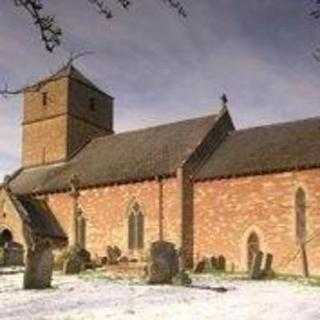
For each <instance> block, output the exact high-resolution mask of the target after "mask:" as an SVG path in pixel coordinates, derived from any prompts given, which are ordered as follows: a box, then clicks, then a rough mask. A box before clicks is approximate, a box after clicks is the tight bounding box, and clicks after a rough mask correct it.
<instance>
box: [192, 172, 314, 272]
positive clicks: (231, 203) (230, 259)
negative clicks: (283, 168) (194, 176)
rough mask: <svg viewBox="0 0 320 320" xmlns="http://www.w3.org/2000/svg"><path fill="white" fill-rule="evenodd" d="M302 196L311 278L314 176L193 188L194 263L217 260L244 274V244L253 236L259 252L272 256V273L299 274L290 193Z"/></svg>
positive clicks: (242, 180)
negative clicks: (301, 191) (210, 258)
mask: <svg viewBox="0 0 320 320" xmlns="http://www.w3.org/2000/svg"><path fill="white" fill-rule="evenodd" d="M298 187H302V188H304V190H305V192H306V201H307V209H306V217H307V239H310V238H313V237H314V239H313V240H312V241H311V242H310V243H309V244H308V245H307V255H308V260H309V267H310V273H311V274H320V170H319V169H316V170H306V171H300V172H298V173H294V172H289V173H279V174H269V175H260V176H252V177H243V178H234V179H224V180H211V181H203V182H197V183H196V184H195V188H194V194H195V198H194V203H195V208H194V219H195V227H194V229H195V239H194V255H195V260H199V259H201V257H203V256H211V255H215V256H218V255H223V256H224V257H225V258H226V261H227V266H229V268H230V266H231V265H232V264H234V266H235V269H236V270H242V271H244V270H246V268H247V239H248V237H249V235H250V233H251V232H252V231H254V232H256V233H257V235H258V237H259V240H260V244H261V245H260V246H261V249H262V250H263V251H265V252H270V253H272V254H273V255H274V269H275V270H276V271H278V272H286V273H295V274H301V273H302V267H301V260H300V257H299V256H298V257H296V259H294V258H295V256H296V254H297V251H298V249H299V248H298V245H297V242H296V237H295V227H296V226H295V221H296V220H295V208H294V200H295V191H296V190H297V189H298Z"/></svg>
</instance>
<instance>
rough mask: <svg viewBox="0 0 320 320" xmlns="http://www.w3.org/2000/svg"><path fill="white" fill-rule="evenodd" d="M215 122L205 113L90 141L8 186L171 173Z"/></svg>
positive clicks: (44, 188) (37, 187) (54, 187)
mask: <svg viewBox="0 0 320 320" xmlns="http://www.w3.org/2000/svg"><path fill="white" fill-rule="evenodd" d="M217 119H218V116H217V115H211V116H206V117H201V118H196V119H190V120H185V121H180V122H176V123H171V124H165V125H161V126H157V127H152V128H147V129H142V130H136V131H131V132H124V133H119V134H114V135H108V136H104V137H100V138H96V139H94V140H92V141H91V142H90V143H89V144H87V145H86V146H85V147H84V148H83V149H82V150H81V151H80V152H79V153H78V154H76V155H75V156H74V157H73V158H72V159H71V160H70V161H69V162H67V163H62V164H56V165H48V166H42V167H36V168H29V169H27V168H26V169H23V170H22V171H21V172H19V173H18V174H17V176H16V177H14V178H13V179H12V180H11V182H10V188H11V190H12V191H13V192H14V193H18V194H26V193H32V192H40V193H41V192H55V191H60V190H61V191H62V190H65V189H67V188H68V187H69V182H70V179H71V178H72V177H73V176H74V175H76V176H77V177H78V179H79V181H80V184H81V185H82V186H85V187H88V186H97V185H103V184H112V183H123V182H129V181H139V180H144V179H149V178H153V177H155V176H159V175H164V176H166V175H172V174H174V173H175V171H176V169H177V168H178V167H179V166H181V165H182V163H183V162H184V161H185V160H187V159H188V158H189V157H190V155H191V154H192V153H193V152H194V150H195V149H196V148H197V146H198V145H199V144H200V143H201V142H202V141H203V139H204V138H205V137H206V135H207V134H208V132H209V131H210V130H211V129H212V128H213V127H214V126H215V124H216V121H217Z"/></svg>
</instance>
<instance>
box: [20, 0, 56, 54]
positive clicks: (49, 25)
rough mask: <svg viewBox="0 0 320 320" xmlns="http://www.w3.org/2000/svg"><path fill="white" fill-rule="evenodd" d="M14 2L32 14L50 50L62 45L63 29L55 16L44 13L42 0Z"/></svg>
mask: <svg viewBox="0 0 320 320" xmlns="http://www.w3.org/2000/svg"><path fill="white" fill-rule="evenodd" d="M14 4H15V5H16V6H17V7H22V8H24V9H25V10H26V11H27V12H28V13H29V14H30V16H31V17H32V19H33V22H34V24H35V25H36V26H37V27H38V28H39V30H40V34H41V39H42V41H43V42H44V44H45V47H46V49H47V50H48V51H49V52H52V51H53V50H54V48H55V47H57V46H59V45H60V43H61V37H62V31H61V29H60V27H59V26H58V25H57V24H56V21H55V17H54V16H52V15H45V14H43V4H42V1H41V0H14Z"/></svg>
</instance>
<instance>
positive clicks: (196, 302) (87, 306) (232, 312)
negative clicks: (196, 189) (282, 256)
mask: <svg viewBox="0 0 320 320" xmlns="http://www.w3.org/2000/svg"><path fill="white" fill-rule="evenodd" d="M1 271H2V270H1ZM22 276H23V275H22V273H18V274H6V275H0V319H1V320H4V319H10V320H16V319H19V320H20V319H21V320H22V319H23V320H29V319H32V320H40V319H41V320H47V319H55V320H56V319H57V320H79V319H82V320H91V319H112V320H115V319H121V320H122V319H128V320H138V319H139V320H154V319H159V320H166V319H168V320H172V319H183V320H189V319H190V320H191V319H192V320H202V319H211V320H222V319H223V320H319V319H320V288H319V287H311V286H307V285H301V284H298V283H296V282H281V281H269V282H268V281H261V282H260V281H259V282H251V281H239V280H238V281H231V280H222V279H219V278H214V277H213V276H209V275H206V276H201V277H197V279H196V280H195V281H194V284H196V285H205V286H213V287H214V286H225V287H226V288H229V289H230V291H228V292H226V293H217V292H213V291H208V290H200V289H193V288H192V289H190V288H183V287H173V286H147V285H144V284H142V283H134V282H126V281H120V280H119V281H111V280H108V279H105V278H102V277H101V276H85V277H84V276H82V277H79V276H68V277H66V276H62V275H58V274H55V276H54V281H53V286H54V288H53V289H49V290H43V291H35V290H30V291H24V290H22V289H21V283H22Z"/></svg>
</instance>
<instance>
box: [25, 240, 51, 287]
mask: <svg viewBox="0 0 320 320" xmlns="http://www.w3.org/2000/svg"><path fill="white" fill-rule="evenodd" d="M52 272H53V254H52V248H51V246H50V244H47V243H40V244H36V245H35V246H34V247H33V248H30V247H29V248H28V249H27V255H26V268H25V273H24V279H23V281H24V282H23V287H24V289H45V288H49V287H51V277H52Z"/></svg>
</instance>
